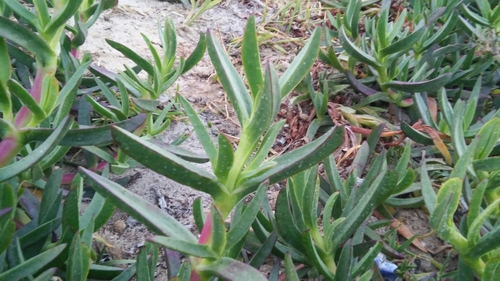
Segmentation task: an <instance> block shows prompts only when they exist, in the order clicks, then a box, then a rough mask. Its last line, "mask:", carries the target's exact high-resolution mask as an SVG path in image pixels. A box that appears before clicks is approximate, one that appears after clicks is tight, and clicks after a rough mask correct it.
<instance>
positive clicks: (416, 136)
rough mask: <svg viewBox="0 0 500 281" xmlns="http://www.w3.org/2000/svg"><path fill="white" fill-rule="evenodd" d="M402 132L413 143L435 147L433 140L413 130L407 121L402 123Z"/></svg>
mask: <svg viewBox="0 0 500 281" xmlns="http://www.w3.org/2000/svg"><path fill="white" fill-rule="evenodd" d="M401 130H402V131H403V133H405V135H406V136H407V137H409V138H410V139H411V140H412V141H414V142H417V143H420V144H423V145H433V144H434V142H433V141H432V138H430V137H429V136H427V135H426V134H424V133H421V132H420V131H417V130H415V129H413V128H412V127H411V126H410V125H408V123H406V122H405V121H403V122H401Z"/></svg>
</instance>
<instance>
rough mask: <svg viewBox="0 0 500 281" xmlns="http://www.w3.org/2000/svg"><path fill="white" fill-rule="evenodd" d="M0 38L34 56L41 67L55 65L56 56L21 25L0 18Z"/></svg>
mask: <svg viewBox="0 0 500 281" xmlns="http://www.w3.org/2000/svg"><path fill="white" fill-rule="evenodd" d="M0 37H3V38H4V39H7V40H9V41H11V42H13V43H15V44H17V45H19V46H22V47H23V48H26V49H27V50H29V51H30V52H31V53H33V54H35V56H36V57H37V59H38V60H39V62H40V63H41V66H42V67H45V66H48V65H54V64H55V63H56V60H57V57H56V54H55V53H54V51H52V49H51V48H50V46H49V45H48V44H47V43H46V42H45V40H43V39H42V38H41V37H40V36H39V35H37V34H35V33H34V32H32V31H31V30H29V29H28V28H26V27H24V26H22V25H21V24H19V23H15V22H13V21H11V20H9V19H8V18H5V17H2V16H0Z"/></svg>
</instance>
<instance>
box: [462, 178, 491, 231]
mask: <svg viewBox="0 0 500 281" xmlns="http://www.w3.org/2000/svg"><path fill="white" fill-rule="evenodd" d="M487 187H488V180H483V181H481V182H480V183H479V184H478V185H477V187H476V188H475V189H474V191H473V193H472V199H471V201H470V204H469V206H470V209H469V213H468V214H467V227H469V228H470V227H471V225H472V223H473V222H474V220H475V219H476V218H477V217H478V216H479V215H480V213H481V203H482V202H483V196H484V192H485V191H486V188H487Z"/></svg>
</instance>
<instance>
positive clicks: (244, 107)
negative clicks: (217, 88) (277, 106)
mask: <svg viewBox="0 0 500 281" xmlns="http://www.w3.org/2000/svg"><path fill="white" fill-rule="evenodd" d="M207 39H208V54H209V55H210V59H211V60H212V63H213V65H214V67H215V71H216V72H217V75H218V76H219V80H220V82H221V84H222V86H223V87H224V90H225V91H226V94H227V96H228V97H229V100H230V101H231V104H232V105H233V107H234V111H235V112H236V115H237V116H238V120H239V121H240V125H241V127H242V128H244V127H245V125H246V124H247V123H248V121H249V118H250V115H251V112H252V98H251V97H250V94H249V93H248V91H247V88H246V87H245V84H244V83H243V80H242V79H241V77H240V76H239V74H238V71H237V70H236V69H235V68H234V66H233V64H232V63H231V60H230V59H229V57H228V55H227V54H226V52H225V51H224V49H223V48H222V47H221V45H220V44H219V42H217V40H215V38H214V36H213V35H212V33H211V32H208V34H207Z"/></svg>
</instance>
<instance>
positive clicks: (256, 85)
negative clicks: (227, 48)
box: [241, 15, 264, 97]
mask: <svg viewBox="0 0 500 281" xmlns="http://www.w3.org/2000/svg"><path fill="white" fill-rule="evenodd" d="M241 61H242V63H243V68H244V69H245V77H246V78H247V80H248V86H249V87H250V92H251V93H252V97H256V96H257V94H258V92H259V91H260V89H261V87H262V86H263V85H264V77H263V76H262V69H261V65H260V55H259V42H258V40H257V32H256V29H255V16H253V15H252V16H250V18H249V19H248V21H247V26H246V28H245V33H244V34H243V46H242V48H241Z"/></svg>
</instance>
